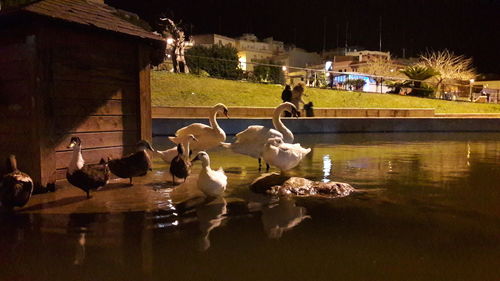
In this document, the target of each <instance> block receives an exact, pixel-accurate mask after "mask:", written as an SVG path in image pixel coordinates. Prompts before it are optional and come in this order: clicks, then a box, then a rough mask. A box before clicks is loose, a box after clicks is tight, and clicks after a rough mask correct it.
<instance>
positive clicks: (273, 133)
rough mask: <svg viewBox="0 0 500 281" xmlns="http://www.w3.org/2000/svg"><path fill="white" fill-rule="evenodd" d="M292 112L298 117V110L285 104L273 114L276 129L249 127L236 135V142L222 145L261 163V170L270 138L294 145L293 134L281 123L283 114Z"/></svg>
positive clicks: (267, 165)
mask: <svg viewBox="0 0 500 281" xmlns="http://www.w3.org/2000/svg"><path fill="white" fill-rule="evenodd" d="M285 111H286V112H290V113H291V115H292V116H297V108H295V106H294V105H293V104H291V103H289V102H284V103H282V104H280V105H279V106H277V107H276V109H275V110H274V114H273V126H274V128H275V129H271V128H266V127H264V126H261V125H252V126H249V127H248V128H247V129H245V130H244V131H241V132H239V133H238V134H236V137H235V138H236V141H235V142H233V143H222V146H223V147H225V148H230V149H231V150H232V151H233V152H235V153H239V154H243V155H248V156H250V157H253V158H256V159H258V161H259V170H260V169H261V166H262V165H261V157H262V153H263V152H264V148H265V145H266V143H267V140H268V139H269V138H274V137H278V138H281V139H283V141H284V142H286V143H292V142H293V139H294V136H293V133H292V132H291V131H290V130H289V129H288V128H287V127H286V126H285V124H283V122H282V121H281V115H282V114H283V112H285ZM266 168H267V169H266V170H269V164H267V163H266Z"/></svg>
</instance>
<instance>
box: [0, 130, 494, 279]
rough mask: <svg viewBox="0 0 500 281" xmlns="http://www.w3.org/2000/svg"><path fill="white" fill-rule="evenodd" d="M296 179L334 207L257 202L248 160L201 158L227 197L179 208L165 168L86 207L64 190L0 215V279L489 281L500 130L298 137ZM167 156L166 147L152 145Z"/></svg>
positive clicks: (222, 155)
mask: <svg viewBox="0 0 500 281" xmlns="http://www.w3.org/2000/svg"><path fill="white" fill-rule="evenodd" d="M296 138H297V141H299V142H301V143H302V144H303V146H306V147H312V148H313V150H312V152H311V153H310V155H308V157H307V158H306V159H305V160H304V161H303V163H302V164H301V165H300V166H299V167H298V168H297V169H296V170H294V171H293V174H294V175H296V176H301V177H306V178H309V179H311V180H317V181H328V180H334V181H340V182H348V183H350V184H351V185H353V186H354V187H356V188H357V189H358V191H359V192H356V193H354V194H351V195H349V196H348V197H344V198H335V199H330V198H312V197H308V198H304V197H301V198H281V199H279V198H274V197H270V196H266V195H261V194H254V193H252V192H251V191H250V190H249V188H248V187H249V184H250V183H251V182H252V181H253V180H254V179H255V178H257V177H258V176H259V175H260V173H259V171H258V169H257V161H256V160H254V159H251V158H248V157H246V156H242V155H237V154H232V153H230V152H228V151H223V150H216V151H214V152H211V153H210V155H211V158H212V167H213V168H218V167H219V166H222V167H224V170H225V171H226V174H227V175H228V179H229V185H228V190H227V192H226V194H225V195H224V197H223V198H215V199H212V200H205V201H203V200H193V201H188V202H187V203H183V204H180V205H179V204H176V202H180V201H184V199H185V197H186V196H185V193H182V192H180V191H179V190H182V188H185V189H186V190H188V191H189V188H190V186H194V185H195V182H196V174H197V173H198V171H199V168H200V167H199V165H200V164H199V163H197V164H195V168H194V170H193V175H192V176H191V177H190V178H188V181H187V183H185V184H183V185H181V187H180V188H179V187H178V189H177V190H176V191H174V189H173V188H172V184H171V182H170V176H169V174H168V165H166V164H164V163H162V162H161V160H159V159H155V162H154V171H153V172H152V173H151V174H149V175H148V176H147V177H144V178H140V179H136V180H134V181H135V184H134V186H132V187H130V186H128V184H127V183H128V180H116V181H113V182H111V183H110V184H109V185H108V186H106V187H105V188H103V189H102V190H100V191H97V192H94V193H93V197H92V198H91V199H86V198H85V194H84V193H83V192H82V191H80V190H79V189H76V188H73V187H70V186H67V185H64V184H60V185H59V186H58V187H59V189H58V190H57V192H55V193H48V194H41V195H36V196H34V197H33V198H32V200H31V201H30V202H29V204H28V205H27V206H26V207H24V208H23V209H20V210H18V211H17V213H16V214H15V215H5V214H4V215H0V280H498V279H499V276H500V134H341V135H309V136H306V135H301V136H297V137H296ZM155 144H156V145H157V146H159V148H162V147H167V145H169V144H168V143H167V139H166V137H163V138H162V137H160V138H157V139H155Z"/></svg>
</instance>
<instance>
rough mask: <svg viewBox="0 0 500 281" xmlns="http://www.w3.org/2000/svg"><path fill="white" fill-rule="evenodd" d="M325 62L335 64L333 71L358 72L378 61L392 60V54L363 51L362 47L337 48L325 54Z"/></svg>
mask: <svg viewBox="0 0 500 281" xmlns="http://www.w3.org/2000/svg"><path fill="white" fill-rule="evenodd" d="M323 59H324V60H325V61H331V62H332V63H333V68H332V69H331V70H332V71H337V72H357V71H358V70H359V68H360V67H361V66H363V65H365V64H367V63H370V61H373V60H376V59H385V60H390V59H391V53H390V52H380V51H370V50H362V48H361V47H348V48H337V49H333V50H330V51H327V52H324V53H323Z"/></svg>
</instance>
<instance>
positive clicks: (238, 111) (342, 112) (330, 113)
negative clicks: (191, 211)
mask: <svg viewBox="0 0 500 281" xmlns="http://www.w3.org/2000/svg"><path fill="white" fill-rule="evenodd" d="M211 108H212V107H208V106H193V107H153V109H152V110H153V118H172V117H190V118H206V117H207V116H208V114H209V113H210V109H211ZM273 112H274V108H273V107H230V108H229V116H231V117H245V118H246V117H271V116H272V115H273ZM314 114H315V116H316V117H434V109H427V108H423V109H420V108H419V109H415V108H411V109H410V108H314Z"/></svg>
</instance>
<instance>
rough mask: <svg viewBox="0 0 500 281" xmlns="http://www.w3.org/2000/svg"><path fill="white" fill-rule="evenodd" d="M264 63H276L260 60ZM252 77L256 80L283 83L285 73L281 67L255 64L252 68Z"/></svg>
mask: <svg viewBox="0 0 500 281" xmlns="http://www.w3.org/2000/svg"><path fill="white" fill-rule="evenodd" d="M262 62H263V63H266V64H277V63H276V62H274V61H262ZM253 79H254V80H255V81H258V82H270V83H274V84H284V83H285V73H284V72H283V70H281V67H276V66H269V65H256V66H254V68H253Z"/></svg>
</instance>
